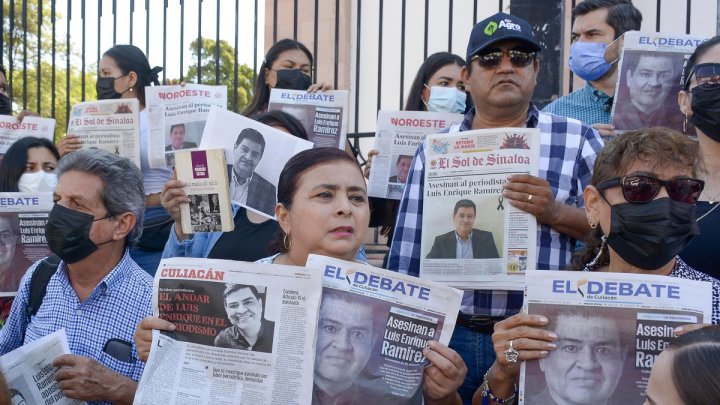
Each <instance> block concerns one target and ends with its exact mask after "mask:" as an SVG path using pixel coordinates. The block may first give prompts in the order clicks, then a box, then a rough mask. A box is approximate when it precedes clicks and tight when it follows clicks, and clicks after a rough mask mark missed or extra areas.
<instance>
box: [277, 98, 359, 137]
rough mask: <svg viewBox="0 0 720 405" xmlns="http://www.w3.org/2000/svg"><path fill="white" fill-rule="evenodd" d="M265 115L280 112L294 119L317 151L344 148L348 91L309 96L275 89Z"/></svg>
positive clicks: (347, 113)
mask: <svg viewBox="0 0 720 405" xmlns="http://www.w3.org/2000/svg"><path fill="white" fill-rule="evenodd" d="M268 111H283V112H286V113H288V114H290V115H292V116H293V117H295V118H297V119H298V120H299V121H300V122H301V123H302V124H303V126H304V127H305V131H307V135H308V140H309V141H310V142H312V143H313V144H314V145H315V146H316V147H323V146H329V147H333V148H340V149H343V148H345V139H346V134H347V122H348V115H349V112H348V91H347V90H329V91H319V92H316V93H308V92H307V91H304V90H287V89H278V88H274V89H272V90H271V91H270V102H269V104H268Z"/></svg>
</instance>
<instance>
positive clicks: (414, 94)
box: [404, 52, 465, 111]
mask: <svg viewBox="0 0 720 405" xmlns="http://www.w3.org/2000/svg"><path fill="white" fill-rule="evenodd" d="M447 65H457V66H459V67H463V66H465V60H464V59H463V58H461V57H459V56H457V55H455V54H452V53H449V52H437V53H434V54H432V55H430V56H428V57H427V59H425V61H424V62H423V63H422V65H420V68H419V69H418V71H417V73H416V74H415V79H414V80H413V82H412V85H410V91H409V92H408V96H407V102H406V103H405V109H404V110H405V111H425V104H424V103H423V100H422V91H423V89H424V88H425V85H426V84H427V82H428V81H429V80H430V78H431V77H432V76H433V75H434V74H435V73H436V72H437V71H438V70H440V69H442V68H443V67H445V66H447Z"/></svg>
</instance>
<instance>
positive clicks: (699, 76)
mask: <svg viewBox="0 0 720 405" xmlns="http://www.w3.org/2000/svg"><path fill="white" fill-rule="evenodd" d="M693 75H695V81H697V83H698V86H700V87H701V88H703V89H717V88H720V63H701V64H699V65H695V66H694V67H693V69H692V71H691V72H690V74H688V76H687V78H686V79H685V83H682V84H683V86H684V87H685V88H686V89H687V88H688V86H689V85H690V79H691V78H692V76H693Z"/></svg>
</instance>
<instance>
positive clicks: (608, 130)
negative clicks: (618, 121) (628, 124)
mask: <svg viewBox="0 0 720 405" xmlns="http://www.w3.org/2000/svg"><path fill="white" fill-rule="evenodd" d="M592 127H593V128H595V130H597V131H598V133H600V136H602V138H603V140H608V139H612V138H614V137H615V127H614V126H612V125H611V124H593V126H592Z"/></svg>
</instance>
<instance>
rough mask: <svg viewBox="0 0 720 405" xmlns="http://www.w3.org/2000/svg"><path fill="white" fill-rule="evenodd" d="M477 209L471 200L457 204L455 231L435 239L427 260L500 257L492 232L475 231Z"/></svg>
mask: <svg viewBox="0 0 720 405" xmlns="http://www.w3.org/2000/svg"><path fill="white" fill-rule="evenodd" d="M476 214H477V208H476V206H475V203H474V202H472V201H471V200H467V199H463V200H460V201H458V202H457V203H455V209H454V211H453V223H454V224H455V230H452V231H450V232H448V233H444V234H442V235H439V236H437V237H435V241H434V242H433V246H432V249H430V253H428V254H427V256H426V258H427V259H497V258H499V257H500V255H499V254H498V250H497V247H496V245H495V239H494V237H493V234H492V232H488V231H483V230H480V229H475V228H474V225H475V216H476Z"/></svg>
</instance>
